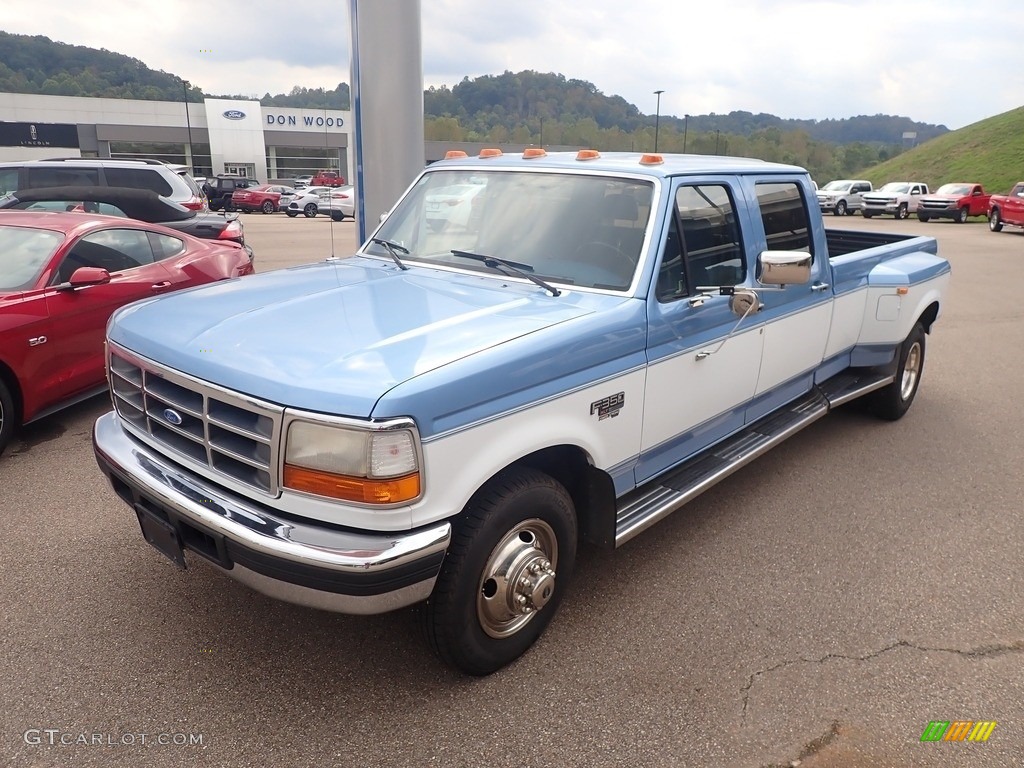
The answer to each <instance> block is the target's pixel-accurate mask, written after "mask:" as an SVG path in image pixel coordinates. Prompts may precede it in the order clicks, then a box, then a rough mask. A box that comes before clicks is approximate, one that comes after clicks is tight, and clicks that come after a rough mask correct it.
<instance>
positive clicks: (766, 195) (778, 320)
mask: <svg viewBox="0 0 1024 768" xmlns="http://www.w3.org/2000/svg"><path fill="white" fill-rule="evenodd" d="M744 182H745V185H746V193H747V196H748V199H749V200H750V201H751V202H750V209H751V211H752V213H753V217H754V218H756V219H758V221H757V222H755V226H754V231H753V232H752V234H751V246H752V250H753V252H754V253H755V254H759V253H761V252H763V251H768V250H771V251H803V252H806V253H810V254H811V258H812V261H811V279H810V281H809V282H808V283H805V284H802V285H788V286H781V287H776V286H758V285H757V283H756V282H755V283H754V286H755V290H757V293H758V296H759V297H760V299H761V303H762V305H763V307H762V309H761V311H760V312H759V313H758V315H757V319H758V321H759V322H760V323H763V327H764V347H763V350H762V357H761V365H760V370H759V372H758V376H757V385H756V388H755V391H754V401H753V402H752V403H751V406H750V408H749V409H748V411H747V415H746V421H747V422H751V421H755V420H756V419H759V418H760V417H761V416H764V415H765V414H766V413H769V412H771V411H773V410H775V409H776V408H778V407H779V406H781V405H783V404H784V403H786V402H788V401H790V400H792V399H793V398H795V397H798V396H799V395H801V394H802V393H804V392H806V391H808V390H809V389H810V388H811V386H812V384H813V376H814V371H815V369H816V368H817V367H818V366H820V365H821V362H822V359H823V358H824V355H825V346H826V344H827V342H828V334H829V328H830V326H831V322H832V286H831V284H830V283H831V269H830V268H829V265H828V254H827V252H825V248H824V243H825V231H824V224H823V223H822V219H821V217H820V216H815V217H812V216H811V215H810V213H809V212H808V198H807V195H808V189H809V187H808V188H805V186H804V183H805V182H804V181H803V180H802V179H800V178H799V177H793V178H786V177H782V176H765V177H761V178H759V177H756V176H751V177H746V178H745V179H744ZM812 222H813V223H812ZM756 224H760V226H759V227H758V226H756ZM816 228H817V229H819V230H820V231H817V232H816V231H815V229H816ZM817 244H820V246H819V247H818V248H816V245H817ZM819 249H820V250H821V251H822V252H821V253H817V252H816V250H819Z"/></svg>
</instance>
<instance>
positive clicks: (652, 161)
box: [640, 153, 665, 165]
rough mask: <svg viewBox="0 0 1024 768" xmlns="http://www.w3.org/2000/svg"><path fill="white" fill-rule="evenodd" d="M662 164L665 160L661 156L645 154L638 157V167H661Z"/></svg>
mask: <svg viewBox="0 0 1024 768" xmlns="http://www.w3.org/2000/svg"><path fill="white" fill-rule="evenodd" d="M664 162H665V158H664V157H662V156H661V155H654V154H649V153H645V154H643V155H641V156H640V165H661V164H662V163H664Z"/></svg>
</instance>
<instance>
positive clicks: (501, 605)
mask: <svg viewBox="0 0 1024 768" xmlns="http://www.w3.org/2000/svg"><path fill="white" fill-rule="evenodd" d="M557 565H558V539H557V538H556V537H555V532H554V530H553V529H552V528H551V526H550V525H548V524H547V523H545V522H544V521H543V520H538V519H532V520H524V521H523V522H521V523H519V524H518V525H517V526H515V527H514V528H513V529H512V530H511V531H509V532H508V533H507V534H505V536H504V538H502V540H501V541H499V542H498V544H497V546H496V547H495V548H494V549H493V550H492V552H491V556H490V557H489V558H488V559H487V564H486V565H485V566H484V570H483V574H482V575H481V578H480V586H479V589H478V591H477V598H476V612H477V618H478V619H479V621H480V626H481V627H482V628H483V630H484V632H486V633H487V634H488V635H490V636H491V637H495V638H502V637H509V636H510V635H514V634H515V633H516V632H518V631H519V630H520V629H522V628H523V627H524V626H526V624H527V623H529V621H530V620H531V619H532V618H533V617H534V616H535V615H536V614H537V612H538V611H540V610H541V609H543V608H544V606H545V605H547V603H548V601H549V600H551V598H552V597H553V596H554V594H555V568H556V566H557Z"/></svg>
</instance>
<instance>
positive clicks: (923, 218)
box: [917, 211, 928, 221]
mask: <svg viewBox="0 0 1024 768" xmlns="http://www.w3.org/2000/svg"><path fill="white" fill-rule="evenodd" d="M917 220H918V221H928V215H927V214H924V213H921V212H920V211H918V212H917Z"/></svg>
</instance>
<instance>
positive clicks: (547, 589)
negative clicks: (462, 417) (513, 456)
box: [422, 467, 576, 675]
mask: <svg viewBox="0 0 1024 768" xmlns="http://www.w3.org/2000/svg"><path fill="white" fill-rule="evenodd" d="M575 560H576V513H575V510H574V508H573V503H572V499H571V498H570V497H569V494H568V492H567V491H566V490H565V488H564V487H563V486H562V485H561V484H560V483H558V482H557V481H555V480H554V479H553V478H552V477H550V476H549V475H546V474H544V473H543V472H540V471H538V470H535V469H529V468H526V467H512V468H509V469H506V470H504V471H502V472H501V473H499V474H498V475H497V477H495V478H494V479H493V480H492V481H491V482H490V483H488V484H487V485H486V486H485V487H484V488H482V489H481V490H480V491H478V492H477V493H476V495H474V496H473V498H472V499H471V500H470V502H469V504H468V505H467V506H466V509H465V510H464V511H463V512H462V514H461V515H460V516H459V518H458V520H457V521H456V524H455V532H454V535H453V537H452V543H451V545H450V546H449V548H448V554H447V555H446V556H445V560H444V564H443V565H442V566H441V573H440V575H439V576H438V579H437V583H436V584H435V586H434V591H433V594H431V596H430V599H428V600H427V602H426V604H425V605H424V608H423V611H422V617H423V624H424V629H425V631H426V636H427V641H428V642H429V644H430V647H431V648H432V649H433V650H434V652H435V653H436V654H437V655H438V657H440V658H441V660H442V661H444V662H445V663H446V664H449V665H450V666H452V667H454V668H456V669H458V670H461V671H462V672H465V673H466V674H469V675H489V674H491V673H492V672H495V671H497V670H499V669H501V668H502V667H503V666H505V665H506V664H508V663H510V662H512V661H514V660H515V659H517V658H519V656H521V655H522V654H523V653H525V652H526V650H527V649H528V648H529V647H530V646H531V645H533V643H534V641H535V640H536V639H537V638H538V637H540V635H541V633H542V632H543V631H544V629H545V628H546V627H547V625H548V624H549V623H550V622H551V619H552V617H553V616H554V615H555V612H556V611H557V610H558V605H559V603H560V602H561V600H562V595H564V594H565V587H566V584H567V583H568V581H569V578H570V577H571V575H572V570H573V565H574V563H575ZM545 563H547V565H545ZM538 603H539V605H538Z"/></svg>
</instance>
